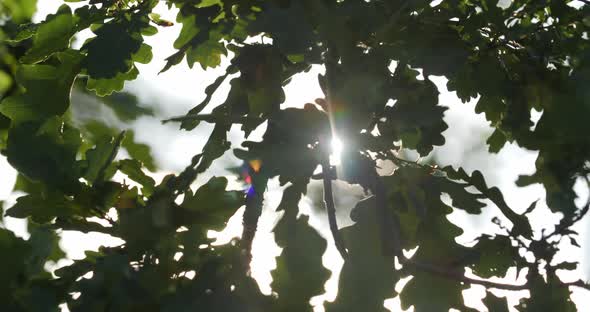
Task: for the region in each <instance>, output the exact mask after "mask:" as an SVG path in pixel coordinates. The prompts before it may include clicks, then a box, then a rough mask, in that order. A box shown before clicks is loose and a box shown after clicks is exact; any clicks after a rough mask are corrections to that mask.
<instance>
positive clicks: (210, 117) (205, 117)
mask: <svg viewBox="0 0 590 312" xmlns="http://www.w3.org/2000/svg"><path fill="white" fill-rule="evenodd" d="M261 120H262V119H261V118H258V117H249V116H235V117H234V116H227V117H225V116H219V115H215V114H187V115H184V116H176V117H172V118H169V119H165V120H162V123H163V124H165V123H168V122H183V121H205V122H208V123H219V122H221V121H224V122H227V123H235V124H244V123H248V122H250V121H261Z"/></svg>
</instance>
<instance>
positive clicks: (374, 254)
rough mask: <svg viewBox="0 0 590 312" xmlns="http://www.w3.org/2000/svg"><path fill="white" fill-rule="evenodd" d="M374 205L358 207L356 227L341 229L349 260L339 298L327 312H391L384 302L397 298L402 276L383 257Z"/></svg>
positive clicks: (345, 267)
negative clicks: (396, 290)
mask: <svg viewBox="0 0 590 312" xmlns="http://www.w3.org/2000/svg"><path fill="white" fill-rule="evenodd" d="M371 203H374V201H368V200H364V201H360V202H359V203H357V205H356V206H355V208H354V209H353V211H351V218H352V217H353V216H354V219H355V220H356V223H355V224H354V225H352V226H348V227H345V228H343V229H341V230H340V231H341V232H342V235H343V237H344V241H345V242H346V248H347V249H348V259H346V260H345V262H344V266H343V267H342V271H341V273H340V279H339V282H338V297H336V301H334V302H333V303H328V304H326V311H327V312H340V311H342V312H344V311H383V312H385V311H387V310H386V309H385V307H384V306H383V301H384V300H385V299H387V298H391V297H394V296H395V294H396V293H395V289H394V286H395V284H396V283H397V281H398V280H399V275H398V274H397V273H396V272H395V270H394V259H393V258H389V257H387V256H384V255H383V250H382V246H383V245H382V237H381V236H380V230H379V226H376V225H377V224H379V223H380V221H379V217H378V214H377V209H376V205H373V204H371Z"/></svg>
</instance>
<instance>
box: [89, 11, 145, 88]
mask: <svg viewBox="0 0 590 312" xmlns="http://www.w3.org/2000/svg"><path fill="white" fill-rule="evenodd" d="M136 30H137V26H135V27H133V26H132V25H131V24H130V23H129V22H124V21H118V20H114V21H112V22H109V23H107V24H104V25H102V26H101V27H99V28H98V29H96V30H94V33H95V34H96V37H94V38H92V39H90V40H89V41H87V42H86V44H84V46H83V47H82V50H84V51H87V53H88V54H87V56H86V59H85V60H84V64H83V65H84V68H85V69H86V71H87V73H88V75H89V76H90V78H92V79H93V80H107V79H114V78H117V77H119V76H120V75H121V74H124V73H129V72H130V71H132V70H133V66H132V65H133V61H132V60H133V56H134V55H136V53H138V52H139V51H140V49H141V47H142V41H143V39H142V38H141V35H140V34H138V33H135V32H134V31H136ZM141 54H142V53H140V55H141ZM143 54H145V51H144V52H143ZM127 77H129V76H127ZM119 79H120V78H119ZM91 90H92V89H91Z"/></svg>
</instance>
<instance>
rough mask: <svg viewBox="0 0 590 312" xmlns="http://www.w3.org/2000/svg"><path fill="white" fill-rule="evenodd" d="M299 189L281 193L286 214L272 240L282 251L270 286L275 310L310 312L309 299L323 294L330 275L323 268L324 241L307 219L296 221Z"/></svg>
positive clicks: (305, 217)
mask: <svg viewBox="0 0 590 312" xmlns="http://www.w3.org/2000/svg"><path fill="white" fill-rule="evenodd" d="M301 191H302V189H301V187H297V186H296V185H293V186H291V187H289V188H287V189H286V190H285V191H284V193H283V199H282V200H281V203H280V205H279V209H281V210H284V211H285V214H284V215H283V217H282V218H281V221H279V223H278V224H277V225H276V227H275V228H274V233H275V240H276V241H277V244H278V245H279V247H282V248H283V251H282V253H281V255H280V256H279V257H278V258H277V267H276V269H275V270H273V271H272V277H273V282H272V284H271V287H272V288H273V291H275V292H276V293H277V294H278V303H277V306H276V311H285V312H288V311H293V312H295V311H301V312H304V311H311V310H312V307H311V305H310V304H309V300H310V299H311V298H312V297H314V296H317V295H320V294H322V293H323V292H324V284H325V283H326V280H327V279H328V278H329V277H330V272H329V271H328V270H327V269H326V268H324V266H323V265H322V256H323V255H324V253H325V251H326V247H327V243H326V240H325V239H324V238H323V237H322V236H321V235H320V234H319V233H318V232H317V231H316V230H315V229H314V228H312V227H311V226H310V225H309V224H308V219H309V218H308V217H307V216H301V217H299V218H297V214H298V212H299V209H298V204H299V200H300V199H301Z"/></svg>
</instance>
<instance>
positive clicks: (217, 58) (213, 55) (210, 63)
mask: <svg viewBox="0 0 590 312" xmlns="http://www.w3.org/2000/svg"><path fill="white" fill-rule="evenodd" d="M220 39H221V36H220V35H218V34H215V33H210V34H209V40H207V41H205V42H203V43H201V44H198V45H196V46H193V47H191V48H189V49H188V51H187V52H186V62H187V64H188V66H189V67H190V68H192V67H193V65H194V63H199V64H200V65H201V67H202V68H203V70H206V69H207V68H215V67H217V66H219V65H220V64H221V56H222V55H227V50H226V49H225V46H224V44H223V43H222V42H219V40H220Z"/></svg>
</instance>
